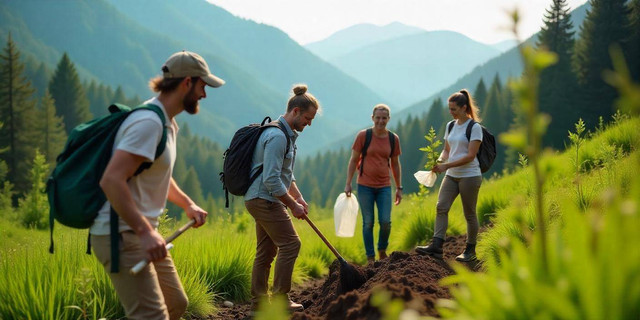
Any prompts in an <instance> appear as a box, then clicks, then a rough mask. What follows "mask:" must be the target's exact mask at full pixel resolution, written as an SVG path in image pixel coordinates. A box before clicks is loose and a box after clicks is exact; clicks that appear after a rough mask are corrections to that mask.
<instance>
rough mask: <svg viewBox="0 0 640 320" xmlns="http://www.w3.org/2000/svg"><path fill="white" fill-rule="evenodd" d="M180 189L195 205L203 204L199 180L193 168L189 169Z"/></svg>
mask: <svg viewBox="0 0 640 320" xmlns="http://www.w3.org/2000/svg"><path fill="white" fill-rule="evenodd" d="M181 188H182V190H183V191H184V193H186V194H187V195H189V197H190V198H191V199H192V200H193V202H195V203H196V204H200V203H204V197H203V196H202V188H201V187H200V179H198V173H197V172H196V170H195V169H194V168H193V167H189V170H188V171H187V177H186V179H185V181H184V184H183V185H182V187H181Z"/></svg>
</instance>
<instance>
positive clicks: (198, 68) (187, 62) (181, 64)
mask: <svg viewBox="0 0 640 320" xmlns="http://www.w3.org/2000/svg"><path fill="white" fill-rule="evenodd" d="M162 72H163V73H162V76H163V77H164V78H183V77H200V79H202V81H204V82H205V83H206V84H207V85H209V86H212V87H214V88H217V87H219V86H221V85H223V84H224V83H225V81H224V80H222V79H220V78H218V77H216V76H215V75H213V74H212V73H211V71H209V66H208V65H207V62H206V61H204V59H203V58H202V57H201V56H200V55H199V54H197V53H195V52H190V51H186V50H182V51H180V52H176V53H174V54H172V55H171V56H170V57H169V59H167V61H166V62H165V63H164V65H163V66H162Z"/></svg>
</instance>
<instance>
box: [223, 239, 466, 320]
mask: <svg viewBox="0 0 640 320" xmlns="http://www.w3.org/2000/svg"><path fill="white" fill-rule="evenodd" d="M464 246H465V243H464V236H458V237H449V238H448V239H447V241H446V242H445V248H444V249H445V260H439V259H434V258H432V257H428V256H421V255H418V254H416V253H414V252H411V253H406V252H398V251H396V252H393V253H392V254H391V255H390V256H389V257H388V258H387V259H384V260H379V261H376V262H375V263H373V264H369V265H367V266H363V267H359V268H360V269H361V271H362V272H363V273H364V274H365V276H366V278H367V281H366V282H365V283H364V284H363V285H362V287H360V288H359V289H356V290H353V291H351V292H347V293H342V292H340V266H339V263H338V261H337V260H336V261H334V263H333V264H332V265H331V267H330V269H329V275H328V276H327V277H326V278H325V279H321V280H314V281H311V282H309V283H306V284H305V285H303V286H300V287H298V288H296V289H295V290H293V291H292V292H291V294H290V296H291V299H292V300H293V301H296V302H298V303H302V304H303V305H304V307H305V310H304V311H302V312H295V313H293V314H292V315H291V319H294V320H315V319H332V320H334V319H380V317H381V313H380V311H379V310H378V308H377V307H375V306H373V305H372V304H371V296H372V295H373V294H375V292H377V291H378V290H380V289H383V290H385V291H387V292H389V293H390V295H391V297H392V298H393V299H396V298H399V299H401V300H402V301H404V302H405V307H406V308H411V309H414V310H416V311H418V313H420V315H423V316H427V315H429V316H435V317H437V316H439V315H438V312H437V311H436V309H435V302H436V300H437V299H442V298H451V296H450V294H449V290H448V289H447V288H445V287H442V286H440V284H439V281H440V280H441V279H442V278H444V277H447V276H450V275H452V274H453V270H452V269H451V268H450V266H449V264H448V263H447V261H450V260H453V259H454V258H455V256H456V255H458V254H459V253H461V252H462V251H464ZM469 267H470V268H472V269H477V268H478V265H477V263H473V264H471V265H469ZM249 308H250V306H249V304H240V305H236V306H234V307H231V308H225V307H222V306H220V310H219V312H218V314H216V315H215V316H212V318H211V319H243V318H248V316H249Z"/></svg>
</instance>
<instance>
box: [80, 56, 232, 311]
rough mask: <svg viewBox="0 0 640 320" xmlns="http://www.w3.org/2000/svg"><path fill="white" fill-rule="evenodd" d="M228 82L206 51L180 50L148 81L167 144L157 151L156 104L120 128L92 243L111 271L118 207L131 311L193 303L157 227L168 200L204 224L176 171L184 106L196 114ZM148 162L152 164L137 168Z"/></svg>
mask: <svg viewBox="0 0 640 320" xmlns="http://www.w3.org/2000/svg"><path fill="white" fill-rule="evenodd" d="M224 83H225V82H224V80H222V79H220V78H219V77H217V76H215V75H213V74H212V73H211V71H210V70H209V66H208V65H207V63H206V62H205V61H204V59H203V58H202V57H201V56H200V55H198V54H196V53H193V52H189V51H181V52H177V53H175V54H173V55H171V56H170V57H169V59H167V61H166V62H165V63H164V65H163V66H162V76H158V77H156V78H153V79H151V81H150V82H149V87H150V88H151V90H153V91H154V92H158V93H159V94H158V96H157V97H154V98H152V99H150V100H148V101H146V102H145V103H144V104H150V105H155V106H157V107H159V109H160V110H162V113H163V114H164V118H165V119H164V127H165V128H166V147H165V149H164V152H163V153H162V154H161V155H160V156H159V157H158V158H155V152H156V148H157V147H158V144H159V143H160V141H161V139H162V136H163V131H164V129H163V127H162V126H163V121H161V119H160V117H159V116H158V114H157V113H155V112H154V111H151V110H139V111H136V112H133V113H131V115H130V116H128V117H127V119H126V120H125V121H124V122H123V123H122V125H121V126H120V128H119V129H118V132H117V134H116V138H115V142H114V145H113V155H112V157H111V159H110V161H109V164H108V165H107V168H106V170H105V172H104V175H103V176H102V179H101V180H100V187H101V188H102V190H103V191H104V193H105V195H106V196H107V202H106V203H105V204H104V206H103V207H102V209H101V210H100V212H99V214H98V217H97V218H96V220H95V222H94V224H93V226H92V227H91V229H90V233H91V246H92V247H93V251H94V253H95V255H96V257H97V259H98V260H99V261H100V263H101V264H102V265H103V266H104V268H105V270H106V271H107V272H109V270H110V269H111V243H110V224H109V217H110V211H111V208H113V209H114V210H115V211H116V213H117V214H118V216H119V229H118V232H119V233H120V237H119V238H120V245H119V257H120V258H119V260H120V261H119V264H118V265H119V269H120V272H118V273H109V277H110V278H111V282H112V283H113V286H114V288H115V289H116V293H117V294H118V297H119V299H120V303H122V305H123V307H124V310H125V315H126V317H127V319H180V317H181V316H182V314H184V312H185V311H186V309H187V304H188V301H187V295H186V293H185V291H184V288H183V287H182V284H181V283H180V279H179V277H178V274H177V272H176V268H175V266H174V264H173V260H172V258H171V255H169V254H168V252H167V249H166V243H165V241H164V239H163V238H162V236H161V235H160V234H159V233H158V230H157V228H158V217H159V216H160V215H161V214H162V213H163V211H164V208H165V205H166V201H167V200H169V201H171V202H173V203H175V204H176V205H178V206H179V207H181V208H182V209H184V212H185V214H186V215H187V217H188V218H189V219H195V221H196V223H195V224H194V228H197V227H199V226H201V225H203V224H204V222H205V218H206V216H207V212H206V211H205V210H203V209H202V208H200V207H199V206H198V205H196V204H195V203H194V202H193V200H192V199H191V198H190V197H189V196H188V195H186V194H185V193H184V192H183V191H182V190H181V189H180V188H179V187H178V185H177V184H176V182H175V181H174V180H173V178H172V171H173V165H174V163H175V160H176V141H177V135H178V124H177V123H176V121H175V116H177V115H178V114H179V113H181V112H182V111H186V112H187V113H189V114H196V113H198V110H199V100H200V99H203V98H206V96H207V94H206V92H205V86H207V85H208V86H211V87H214V88H217V87H220V86H221V85H223V84H224ZM144 162H150V163H152V165H151V167H150V168H149V169H147V170H145V171H142V173H140V174H138V175H135V173H136V171H137V169H138V168H139V167H140V165H141V164H143V163H144ZM144 259H146V260H148V261H151V262H152V263H150V264H149V265H148V266H147V267H145V268H144V269H143V270H142V271H141V272H140V273H138V274H137V275H131V274H129V269H131V267H133V266H134V265H135V264H136V263H137V262H139V261H141V260H144Z"/></svg>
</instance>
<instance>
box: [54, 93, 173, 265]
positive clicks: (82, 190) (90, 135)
mask: <svg viewBox="0 0 640 320" xmlns="http://www.w3.org/2000/svg"><path fill="white" fill-rule="evenodd" d="M137 110H151V111H153V112H155V113H156V114H158V116H159V117H160V120H161V122H162V128H163V131H162V139H161V140H160V143H159V144H158V147H157V148H156V154H155V158H156V159H157V158H158V157H159V156H160V155H161V154H162V152H164V149H165V147H166V141H167V129H166V127H165V126H164V124H165V118H164V112H162V110H161V109H160V108H159V107H158V106H156V105H152V104H147V105H141V106H139V107H137V108H135V109H133V110H132V109H131V108H129V107H127V106H125V105H121V104H112V105H111V106H109V112H110V114H109V115H106V116H104V117H102V118H98V119H94V120H92V121H89V122H86V123H83V124H80V125H78V126H77V127H75V128H74V129H73V130H72V131H71V133H70V134H69V138H68V139H67V142H66V144H65V147H64V150H63V151H62V153H61V154H60V155H59V156H58V157H57V158H56V167H55V168H54V169H53V173H52V174H51V176H50V177H49V179H48V180H47V189H46V192H47V196H48V198H49V230H50V236H51V246H50V247H49V252H50V253H53V224H54V220H57V221H58V222H59V223H62V224H63V225H65V226H68V227H72V228H78V229H87V228H89V227H91V225H92V224H93V221H94V220H95V218H96V217H97V216H98V211H99V210H100V208H102V206H103V205H104V203H105V201H107V197H106V195H105V194H104V192H103V191H102V188H100V179H101V178H102V174H103V173H104V170H105V169H106V167H107V164H108V163H109V160H111V155H112V153H113V143H114V140H115V137H116V133H117V132H118V129H119V128H120V125H122V122H123V121H124V120H125V119H126V118H127V117H128V116H129V115H130V114H131V113H133V112H135V111H137ZM151 165H152V162H145V163H143V164H142V165H141V166H140V167H139V168H138V170H137V171H136V173H135V175H138V174H140V173H141V172H142V171H144V170H145V169H148V168H149V167H151ZM110 220H111V221H110V229H111V272H118V265H119V257H118V240H119V239H118V234H119V233H118V215H117V213H116V212H115V211H114V210H113V208H111V219H110ZM87 254H91V247H90V243H89V241H87Z"/></svg>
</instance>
